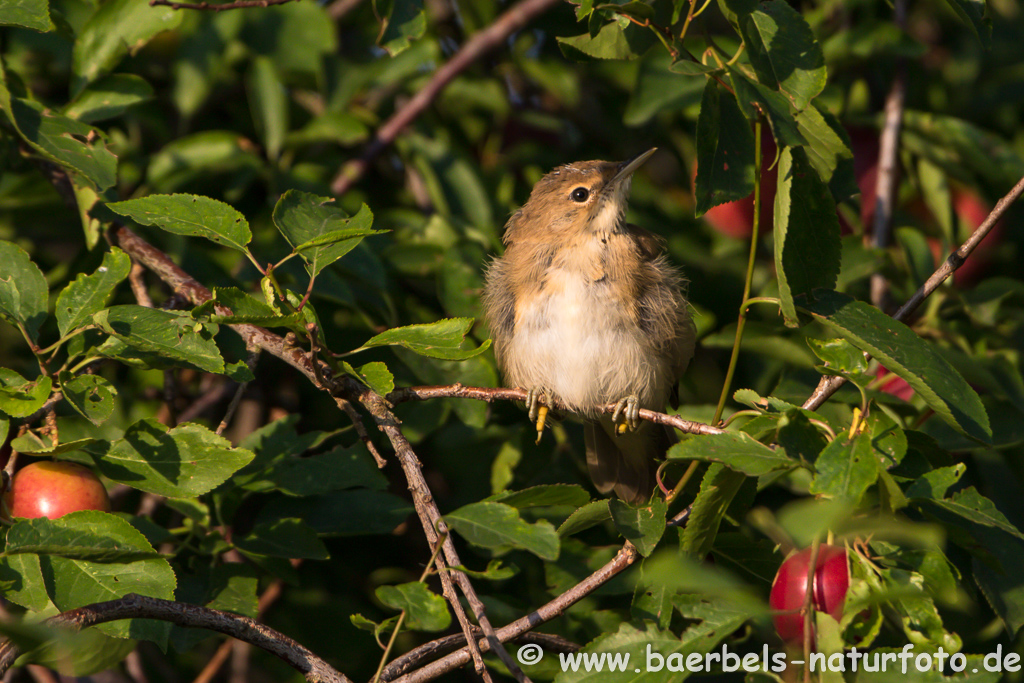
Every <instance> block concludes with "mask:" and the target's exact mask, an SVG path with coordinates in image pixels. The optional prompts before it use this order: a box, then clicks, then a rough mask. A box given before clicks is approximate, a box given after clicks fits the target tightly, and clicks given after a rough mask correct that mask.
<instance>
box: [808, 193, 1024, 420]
mask: <svg viewBox="0 0 1024 683" xmlns="http://www.w3.org/2000/svg"><path fill="white" fill-rule="evenodd" d="M1022 194H1024V178H1021V179H1020V180H1019V181H1017V184H1016V185H1014V186H1013V189H1011V190H1010V191H1009V192H1007V193H1006V196H1004V197H1003V198H1002V199H1000V200H999V201H998V202H996V205H995V208H993V209H992V211H991V212H990V213H989V215H988V217H987V218H986V219H985V221H984V222H983V223H982V224H981V225H979V226H978V229H977V230H975V231H974V232H973V233H971V236H970V237H968V238H967V241H966V242H964V243H963V244H961V245H960V248H959V249H957V250H956V251H954V252H953V253H952V254H950V255H949V256H948V257H947V258H946V260H945V261H943V262H942V265H941V266H939V267H938V268H937V269H936V270H935V272H934V273H932V274H931V276H930V277H929V278H928V279H927V280H926V281H925V283H924V284H923V285H921V286H920V287H918V289H917V291H916V292H914V295H913V296H912V297H910V298H909V299H907V302H906V303H905V304H903V305H902V306H900V308H899V310H897V311H896V312H895V313H893V315H892V317H893V319H894V320H901V321H902V320H906V319H907V318H909V317H910V315H911V314H912V313H913V312H914V311H915V310H917V307H918V306H920V305H921V302H922V301H924V300H925V299H927V298H928V297H929V296H931V294H932V292H934V291H935V290H936V289H938V288H939V285H941V284H942V283H943V282H945V280H946V279H947V278H949V276H950V275H952V274H953V273H954V272H956V269H957V268H959V267H960V266H962V265H963V264H964V261H966V260H967V257H968V256H970V255H971V252H973V251H974V250H975V248H977V246H978V245H979V244H981V241H982V240H983V239H985V237H986V236H987V235H988V234H989V233H990V232H992V228H994V227H995V225H996V223H998V222H999V219H1000V218H1002V217H1003V214H1005V213H1006V212H1007V211H1008V210H1009V209H1010V207H1011V206H1012V205H1013V203H1014V202H1016V201H1017V200H1018V199H1020V196H1021V195H1022ZM845 383H846V379H844V378H842V377H836V376H828V377H822V378H821V381H820V382H818V386H817V387H815V389H814V392H813V393H811V395H810V397H808V399H807V400H806V401H804V404H803V408H805V409H807V410H817V409H818V408H819V407H820V406H821V404H822V403H824V402H825V401H827V400H828V399H829V398H830V397H831V396H832V394H834V393H836V391H837V390H838V389H839V387H841V386H843V384H845Z"/></svg>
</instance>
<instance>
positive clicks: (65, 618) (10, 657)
mask: <svg viewBox="0 0 1024 683" xmlns="http://www.w3.org/2000/svg"><path fill="white" fill-rule="evenodd" d="M120 619H159V620H160V621H169V622H171V623H172V624H177V625H178V626H184V627H185V628H205V629H209V630H211V631H217V632H218V633H225V634H227V635H229V636H231V637H233V638H237V639H238V640H241V641H244V642H246V643H251V644H252V645H255V646H256V647H258V648H261V649H263V650H265V651H267V652H269V653H271V654H273V655H276V656H278V657H280V658H281V659H283V660H284V661H285V662H287V663H288V664H289V665H290V666H292V667H293V668H294V669H296V670H298V671H301V672H302V673H303V675H305V677H306V680H308V681H326V682H329V683H351V681H350V680H349V679H348V678H347V677H346V676H345V675H344V674H342V673H340V672H338V671H336V670H335V669H334V668H333V667H332V666H331V665H329V664H328V663H327V662H325V661H324V660H322V659H320V658H319V657H317V656H316V655H315V654H313V653H312V652H310V651H309V650H308V649H306V648H305V647H303V646H302V645H300V644H299V643H297V642H295V641H294V640H292V639H291V638H289V637H288V636H286V635H284V634H283V633H279V632H277V631H275V630H274V629H272V628H270V627H269V626H264V625H263V624H260V623H259V622H257V621H254V620H253V619H250V618H248V617H243V616H239V615H237V614H231V613H229V612H221V611H220V610H215V609H209V608H208V607H200V606H198V605H189V604H186V603H182V602H174V601H173V600H160V599H159V598H148V597H145V596H142V595H135V594H129V595H126V596H125V597H123V598H121V599H119V600H111V601H110V602H100V603H96V604H94V605H88V606H86V607H79V608H78V609H73V610H69V611H67V612H64V613H62V614H58V615H57V616H55V617H51V618H50V619H47V620H46V623H47V624H49V625H51V626H59V627H65V628H71V629H74V630H76V631H80V630H82V629H84V628H88V627H89V626H95V625H97V624H105V623H107V622H109V621H118V620H120ZM18 654H19V650H18V647H17V646H16V645H15V644H14V643H13V642H11V641H6V642H5V643H3V644H2V645H0V673H2V672H5V671H7V669H9V668H10V666H11V664H12V663H13V662H14V660H15V659H16V658H17V656H18Z"/></svg>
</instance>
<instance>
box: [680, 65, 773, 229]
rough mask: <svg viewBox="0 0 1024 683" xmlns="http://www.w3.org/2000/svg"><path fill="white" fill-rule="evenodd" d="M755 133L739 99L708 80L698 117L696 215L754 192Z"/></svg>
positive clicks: (711, 80) (714, 81) (715, 82)
mask: <svg viewBox="0 0 1024 683" xmlns="http://www.w3.org/2000/svg"><path fill="white" fill-rule="evenodd" d="M756 172H757V171H756V169H755V168H754V134H753V133H752V132H751V130H750V123H749V122H748V121H747V120H746V119H745V118H744V117H743V112H741V111H740V108H739V105H737V104H736V98H735V97H734V96H733V95H732V93H730V92H728V91H724V90H723V89H722V87H721V86H719V84H718V81H716V80H714V79H708V82H707V85H706V86H705V87H704V95H703V97H702V98H701V102H700V114H699V115H698V116H697V178H696V180H695V186H694V187H695V195H696V199H697V205H696V215H697V216H701V215H703V214H704V213H705V212H706V211H707V210H708V209H710V208H712V207H714V206H718V205H719V204H723V203H725V202H730V201H734V200H737V199H743V198H744V197H746V196H748V195H749V194H750V193H751V192H753V191H754V182H755V174H756Z"/></svg>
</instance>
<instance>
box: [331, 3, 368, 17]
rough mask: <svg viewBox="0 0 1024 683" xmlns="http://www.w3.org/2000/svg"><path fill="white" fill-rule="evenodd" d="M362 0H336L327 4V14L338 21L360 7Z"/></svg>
mask: <svg viewBox="0 0 1024 683" xmlns="http://www.w3.org/2000/svg"><path fill="white" fill-rule="evenodd" d="M362 2H363V0H334V1H333V2H332V3H331V4H329V5H327V14H328V15H330V17H331V19H334V20H335V21H338V20H339V19H341V18H342V17H344V16H345V15H346V14H348V13H349V12H351V11H352V10H354V9H355V8H356V7H359V5H360V4H361V3H362Z"/></svg>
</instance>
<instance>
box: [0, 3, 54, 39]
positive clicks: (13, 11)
mask: <svg viewBox="0 0 1024 683" xmlns="http://www.w3.org/2000/svg"><path fill="white" fill-rule="evenodd" d="M0 26H22V27H24V28H30V29H32V30H33V31H40V32H42V33H46V32H47V31H52V30H53V28H54V26H53V21H52V20H51V19H50V3H49V0H7V1H6V2H4V4H3V5H0Z"/></svg>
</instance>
